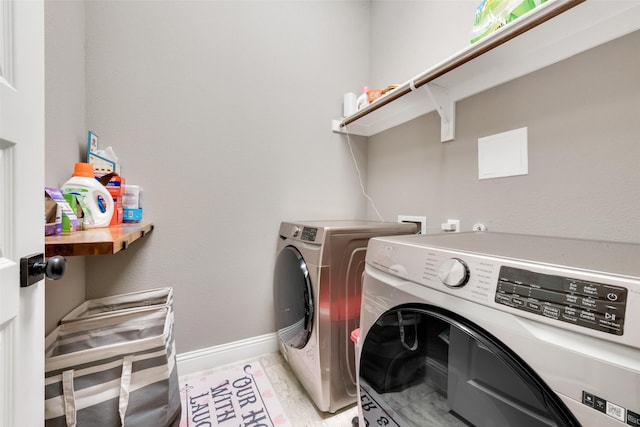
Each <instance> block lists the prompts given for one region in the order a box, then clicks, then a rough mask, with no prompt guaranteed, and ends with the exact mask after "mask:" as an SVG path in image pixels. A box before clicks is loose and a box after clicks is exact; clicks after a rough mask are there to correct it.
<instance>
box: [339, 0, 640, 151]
mask: <svg viewBox="0 0 640 427" xmlns="http://www.w3.org/2000/svg"><path fill="white" fill-rule="evenodd" d="M638 29H640V0H629V1H597V0H586V1H584V0H553V1H548V2H546V3H544V4H543V5H542V6H539V7H538V8H536V9H534V10H533V11H531V12H529V14H527V15H525V16H523V17H522V18H520V19H518V20H516V21H513V22H512V23H510V24H509V25H506V26H504V27H502V28H501V29H499V30H498V31H496V32H495V33H493V34H491V35H489V36H487V37H486V38H484V39H482V40H480V41H478V42H476V43H474V44H473V45H470V46H469V47H468V48H466V49H464V50H462V51H460V52H458V53H456V54H455V55H453V56H452V57H450V58H448V59H446V60H445V61H443V62H441V63H439V64H436V65H435V66H434V67H432V68H430V69H428V70H426V71H424V72H423V73H421V74H418V75H416V76H415V77H414V78H412V79H411V80H409V81H407V82H405V83H403V84H402V85H400V86H399V87H398V88H396V89H394V90H392V91H390V92H388V93H387V94H386V95H384V96H383V97H381V98H379V99H378V100H376V101H375V102H373V103H372V104H370V105H368V106H367V107H365V108H363V109H362V110H360V111H357V112H356V113H354V114H352V115H351V116H349V117H345V118H343V119H340V120H334V121H333V122H332V129H333V131H334V132H336V133H346V131H348V133H350V134H354V135H362V136H372V135H376V134H378V133H380V132H383V131H385V130H387V129H390V128H392V127H395V126H398V125H400V124H402V123H405V122H407V121H409V120H412V119H414V118H416V117H419V116H422V115H424V114H428V113H430V112H432V111H437V112H438V113H439V114H440V117H441V122H442V123H441V126H442V128H441V140H442V141H443V142H444V141H448V140H451V139H454V138H455V104H456V102H458V101H460V100H463V99H465V98H468V97H470V96H472V95H475V94H478V93H480V92H483V91H485V90H488V89H491V88H492V87H495V86H497V85H500V84H502V83H506V82H508V81H511V80H514V79H516V78H518V77H521V76H524V75H526V74H529V73H531V72H533V71H536V70H539V69H541V68H543V67H546V66H548V65H551V64H554V63H556V62H559V61H562V60H563V59H566V58H569V57H571V56H573V55H576V54H578V53H580V52H584V51H586V50H589V49H591V48H594V47H596V46H598V45H601V44H603V43H606V42H608V41H611V40H614V39H616V38H619V37H622V36H624V35H626V34H629V33H631V32H634V31H636V30H638ZM630 54H633V53H630ZM577 72H579V71H577Z"/></svg>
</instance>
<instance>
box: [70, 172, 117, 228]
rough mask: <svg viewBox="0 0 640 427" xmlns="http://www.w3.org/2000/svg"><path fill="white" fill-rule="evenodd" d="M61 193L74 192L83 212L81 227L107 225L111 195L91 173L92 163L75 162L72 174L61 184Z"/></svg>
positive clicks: (111, 211)
mask: <svg viewBox="0 0 640 427" xmlns="http://www.w3.org/2000/svg"><path fill="white" fill-rule="evenodd" d="M61 190H62V193H63V194H75V195H76V198H77V199H78V204H80V206H81V207H82V212H83V213H84V219H83V228H98V227H108V226H109V224H110V223H111V217H112V216H113V208H114V206H113V196H111V193H109V190H107V188H106V187H105V186H104V185H102V184H101V183H100V182H99V181H98V180H97V179H95V176H94V174H93V165H90V164H89V163H80V162H78V163H76V165H75V168H74V170H73V176H72V177H71V178H70V179H69V180H68V181H67V182H65V183H64V184H63V185H62V188H61Z"/></svg>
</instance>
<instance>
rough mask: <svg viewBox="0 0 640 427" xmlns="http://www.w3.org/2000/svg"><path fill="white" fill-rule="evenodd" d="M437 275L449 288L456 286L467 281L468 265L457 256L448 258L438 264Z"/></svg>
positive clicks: (462, 284)
mask: <svg viewBox="0 0 640 427" xmlns="http://www.w3.org/2000/svg"><path fill="white" fill-rule="evenodd" d="M438 277H439V278H440V280H441V281H442V283H444V284H445V285H447V286H449V287H450V288H458V287H460V286H464V285H466V284H467V282H468V281H469V267H467V263H465V262H464V261H463V260H461V259H459V258H450V259H448V260H446V261H445V262H443V263H442V264H440V267H439V268H438Z"/></svg>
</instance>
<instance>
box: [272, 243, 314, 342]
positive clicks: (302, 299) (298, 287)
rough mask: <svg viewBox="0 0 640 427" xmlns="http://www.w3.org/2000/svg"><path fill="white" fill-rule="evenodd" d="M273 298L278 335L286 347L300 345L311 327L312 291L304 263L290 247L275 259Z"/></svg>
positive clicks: (296, 251)
mask: <svg viewBox="0 0 640 427" xmlns="http://www.w3.org/2000/svg"><path fill="white" fill-rule="evenodd" d="M273 300H274V305H275V317H276V330H277V332H278V336H279V337H280V339H281V340H283V341H284V342H285V343H286V344H287V345H288V346H290V347H294V348H303V347H304V346H305V345H306V344H307V342H308V341H309V337H310V336H311V329H312V326H313V294H312V291H311V279H310V278H309V270H308V269H307V264H306V263H305V261H304V258H303V257H302V255H301V254H300V251H298V250H297V249H296V248H295V247H293V246H286V247H284V248H283V249H282V251H280V253H279V254H278V258H277V259H276V265H275V272H274V277H273Z"/></svg>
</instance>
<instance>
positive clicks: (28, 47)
mask: <svg viewBox="0 0 640 427" xmlns="http://www.w3.org/2000/svg"><path fill="white" fill-rule="evenodd" d="M43 193H44V3H43V0H0V426H2V427H14V426H26V427H31V426H38V427H41V426H42V425H43V423H44V282H43V281H40V282H37V283H36V284H34V285H32V286H30V287H25V288H20V277H19V276H20V258H21V257H23V256H25V255H30V254H34V253H42V252H44V228H43V227H44V220H43V218H44V196H43Z"/></svg>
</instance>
